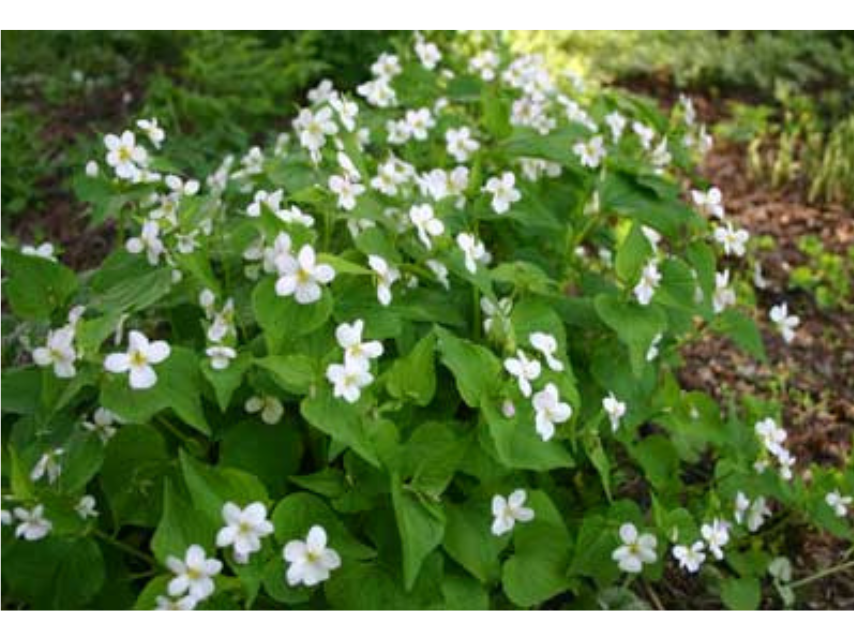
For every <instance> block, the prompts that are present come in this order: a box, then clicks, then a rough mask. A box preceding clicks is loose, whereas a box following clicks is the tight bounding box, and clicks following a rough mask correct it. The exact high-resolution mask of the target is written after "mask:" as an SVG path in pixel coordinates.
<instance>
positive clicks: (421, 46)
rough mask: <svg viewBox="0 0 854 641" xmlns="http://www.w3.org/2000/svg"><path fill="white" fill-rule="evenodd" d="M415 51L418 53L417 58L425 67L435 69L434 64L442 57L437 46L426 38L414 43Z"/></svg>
mask: <svg viewBox="0 0 854 641" xmlns="http://www.w3.org/2000/svg"><path fill="white" fill-rule="evenodd" d="M415 53H416V54H417V55H418V59H419V60H420V61H421V64H422V65H424V68H425V69H430V70H432V69H435V68H436V65H437V64H439V61H440V60H441V59H442V53H441V52H440V51H439V47H437V46H436V45H435V44H433V43H432V42H427V41H426V40H419V41H418V42H416V43H415Z"/></svg>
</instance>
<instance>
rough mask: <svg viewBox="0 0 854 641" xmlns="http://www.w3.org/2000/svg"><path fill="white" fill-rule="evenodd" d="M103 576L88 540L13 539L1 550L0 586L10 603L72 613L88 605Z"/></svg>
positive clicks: (93, 545)
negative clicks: (0, 572) (0, 582)
mask: <svg viewBox="0 0 854 641" xmlns="http://www.w3.org/2000/svg"><path fill="white" fill-rule="evenodd" d="M105 577H106V569H105V567H104V557H103V555H102V554H101V548H100V547H99V546H98V544H97V543H95V541H93V540H92V539H89V538H73V539H70V538H62V537H58V536H49V537H47V538H45V539H42V540H39V541H20V540H16V541H14V542H13V543H11V544H10V545H9V547H8V548H4V550H3V584H4V592H5V587H6V586H7V585H8V587H9V594H8V595H4V596H8V597H11V598H12V600H13V601H20V602H23V603H24V604H27V605H29V606H30V607H31V608H35V609H54V610H66V609H68V610H73V609H77V608H81V607H83V606H85V605H86V604H87V603H89V602H90V601H91V600H92V599H93V598H94V597H95V595H97V594H98V592H99V591H100V590H101V587H102V586H103V585H104V579H105Z"/></svg>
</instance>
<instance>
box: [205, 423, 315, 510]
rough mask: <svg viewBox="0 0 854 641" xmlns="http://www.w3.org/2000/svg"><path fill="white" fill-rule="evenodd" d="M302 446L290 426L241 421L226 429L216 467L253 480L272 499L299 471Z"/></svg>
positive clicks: (294, 428) (282, 491)
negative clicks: (249, 475) (248, 474)
mask: <svg viewBox="0 0 854 641" xmlns="http://www.w3.org/2000/svg"><path fill="white" fill-rule="evenodd" d="M302 453H303V445H302V439H301V438H300V433H299V432H298V431H297V428H296V427H295V426H294V425H289V424H288V423H287V422H284V423H283V422H279V423H278V424H277V425H265V424H264V423H260V422H258V421H244V422H242V423H238V424H237V425H235V426H233V427H229V428H227V429H226V431H225V434H224V436H223V439H222V442H221V443H220V447H219V463H220V465H224V466H227V467H232V468H239V469H241V470H245V471H247V472H251V473H252V474H254V475H255V476H257V477H258V478H259V479H260V480H261V481H263V483H264V485H266V486H267V489H268V490H270V492H271V493H272V494H273V495H274V496H275V495H282V494H284V493H285V490H286V488H287V484H288V477H289V476H290V475H292V474H295V473H296V472H297V470H298V469H299V464H300V459H301V458H302Z"/></svg>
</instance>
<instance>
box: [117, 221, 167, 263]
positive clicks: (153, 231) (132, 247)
mask: <svg viewBox="0 0 854 641" xmlns="http://www.w3.org/2000/svg"><path fill="white" fill-rule="evenodd" d="M125 249H127V250H128V251H129V252H130V253H131V254H140V253H142V252H145V257H146V258H147V259H148V263H149V265H156V264H157V263H158V262H159V261H160V255H161V254H162V253H163V252H164V251H166V248H165V247H164V246H163V241H162V240H160V225H159V224H158V223H157V221H156V220H146V221H145V222H144V223H143V224H142V231H140V233H139V236H136V237H133V238H128V240H127V242H126V243H125Z"/></svg>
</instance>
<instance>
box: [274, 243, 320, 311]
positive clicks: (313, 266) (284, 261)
mask: <svg viewBox="0 0 854 641" xmlns="http://www.w3.org/2000/svg"><path fill="white" fill-rule="evenodd" d="M276 267H277V269H278V271H279V279H278V280H277V281H276V294H278V295H279V296H293V297H294V299H295V300H296V302H297V303H299V304H300V305H309V304H311V303H314V302H316V301H318V300H320V298H321V296H322V291H321V289H320V285H321V284H323V285H325V284H328V283H331V282H332V280H333V279H334V278H335V270H334V269H333V268H332V267H331V266H330V265H326V264H324V263H321V264H317V263H316V258H315V253H314V248H313V247H312V246H311V245H303V247H302V249H300V250H299V254H297V256H296V258H294V257H293V256H291V255H285V256H281V255H280V256H278V257H277V259H276Z"/></svg>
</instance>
